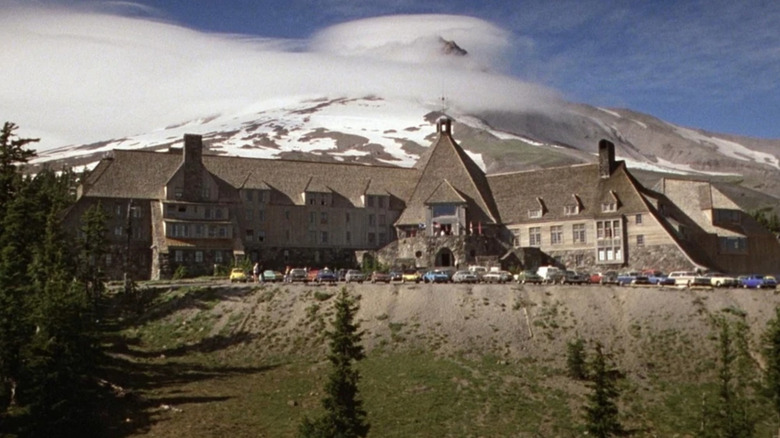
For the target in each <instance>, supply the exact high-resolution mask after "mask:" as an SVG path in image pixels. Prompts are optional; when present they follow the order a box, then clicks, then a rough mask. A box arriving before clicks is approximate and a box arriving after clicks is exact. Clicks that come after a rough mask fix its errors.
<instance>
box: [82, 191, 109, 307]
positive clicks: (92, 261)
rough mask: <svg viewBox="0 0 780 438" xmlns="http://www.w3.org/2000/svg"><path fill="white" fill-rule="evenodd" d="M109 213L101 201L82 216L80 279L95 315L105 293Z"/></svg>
mask: <svg viewBox="0 0 780 438" xmlns="http://www.w3.org/2000/svg"><path fill="white" fill-rule="evenodd" d="M107 219H108V215H107V213H106V212H105V210H103V206H102V205H101V203H100V202H98V203H97V204H95V205H93V206H91V207H90V208H89V209H87V211H86V212H84V215H83V216H82V217H81V221H82V222H81V227H80V234H81V239H80V242H79V243H80V248H81V253H80V255H79V275H78V277H79V280H80V281H81V283H82V284H83V285H84V291H85V294H86V296H87V297H88V299H89V300H90V302H91V303H92V310H93V312H94V313H95V316H96V317H97V316H98V301H99V300H100V297H101V296H102V294H103V289H104V286H103V274H102V270H101V263H102V261H103V257H104V256H105V254H106V248H107V245H108V240H107V238H106V232H107V228H106V220H107Z"/></svg>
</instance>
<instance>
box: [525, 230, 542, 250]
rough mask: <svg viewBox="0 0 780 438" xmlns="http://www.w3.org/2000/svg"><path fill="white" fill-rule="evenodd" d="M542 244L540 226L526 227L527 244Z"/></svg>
mask: <svg viewBox="0 0 780 438" xmlns="http://www.w3.org/2000/svg"><path fill="white" fill-rule="evenodd" d="M541 245H542V228H541V227H531V228H529V229H528V246H541Z"/></svg>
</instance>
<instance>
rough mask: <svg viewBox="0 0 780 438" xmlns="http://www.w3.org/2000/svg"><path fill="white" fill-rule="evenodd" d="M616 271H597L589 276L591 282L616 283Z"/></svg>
mask: <svg viewBox="0 0 780 438" xmlns="http://www.w3.org/2000/svg"><path fill="white" fill-rule="evenodd" d="M617 278H618V273H617V272H615V271H606V272H597V273H595V274H592V275H591V276H590V282H591V283H594V284H595V283H598V284H618V279H617Z"/></svg>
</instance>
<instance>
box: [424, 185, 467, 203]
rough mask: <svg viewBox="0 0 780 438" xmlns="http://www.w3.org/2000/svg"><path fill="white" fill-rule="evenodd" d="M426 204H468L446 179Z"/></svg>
mask: <svg viewBox="0 0 780 438" xmlns="http://www.w3.org/2000/svg"><path fill="white" fill-rule="evenodd" d="M425 202H426V203H427V204H462V203H465V202H466V199H465V198H464V197H463V196H461V195H460V193H458V191H457V190H455V188H454V187H452V184H450V183H449V181H447V180H446V179H445V180H444V181H442V182H441V183H439V186H438V187H436V190H434V191H433V193H432V194H431V196H430V197H429V198H428V199H426V200H425Z"/></svg>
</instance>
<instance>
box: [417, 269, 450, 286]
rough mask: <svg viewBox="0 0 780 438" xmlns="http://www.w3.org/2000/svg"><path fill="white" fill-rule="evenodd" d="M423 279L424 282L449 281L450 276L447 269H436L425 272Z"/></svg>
mask: <svg viewBox="0 0 780 438" xmlns="http://www.w3.org/2000/svg"><path fill="white" fill-rule="evenodd" d="M422 281H423V282H424V283H449V282H450V276H449V274H447V273H446V272H445V271H442V270H439V269H434V270H432V271H427V272H426V273H425V274H423V276H422Z"/></svg>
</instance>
